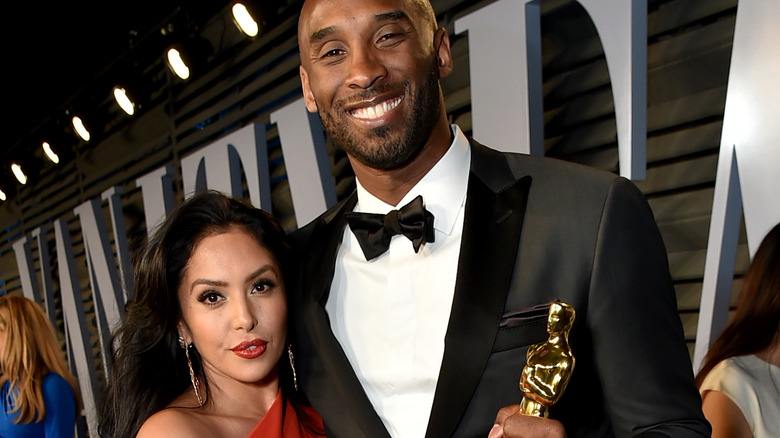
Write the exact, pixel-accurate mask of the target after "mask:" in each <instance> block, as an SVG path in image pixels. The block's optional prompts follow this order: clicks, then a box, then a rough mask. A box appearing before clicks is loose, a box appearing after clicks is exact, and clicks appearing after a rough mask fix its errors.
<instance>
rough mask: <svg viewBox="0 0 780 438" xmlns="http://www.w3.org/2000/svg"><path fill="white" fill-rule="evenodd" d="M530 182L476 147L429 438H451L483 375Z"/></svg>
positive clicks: (500, 157) (499, 156)
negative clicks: (448, 437)
mask: <svg viewBox="0 0 780 438" xmlns="http://www.w3.org/2000/svg"><path fill="white" fill-rule="evenodd" d="M530 183H531V178H530V177H524V178H521V179H515V178H514V176H513V175H512V173H511V171H510V169H509V166H508V164H507V162H506V159H505V158H504V156H503V155H502V154H501V153H499V152H496V151H492V150H489V149H487V148H485V147H484V146H481V145H478V144H472V165H471V172H470V175H469V183H468V195H467V199H466V207H465V220H464V225H463V240H462V242H461V250H460V258H459V261H458V273H457V280H456V285H455V296H454V300H453V305H452V312H451V315H450V320H449V325H448V328H447V334H446V337H445V347H444V358H443V361H442V366H441V372H440V374H439V381H438V384H437V386H436V393H435V396H434V401H433V408H432V411H431V416H430V420H429V423H428V430H427V433H426V436H428V437H434V436H452V434H453V433H454V432H455V430H456V427H457V426H458V423H459V422H460V420H461V417H462V416H463V414H464V412H465V411H466V408H467V407H468V405H469V402H470V401H471V397H472V394H473V393H474V391H475V389H476V387H477V385H478V383H479V380H480V378H481V376H482V371H483V369H484V367H485V365H486V363H487V361H488V357H489V356H490V351H491V348H492V346H493V341H494V339H495V336H496V332H497V330H498V326H499V322H500V319H501V315H502V314H503V311H504V304H505V302H506V297H507V293H508V290H509V284H510V281H511V279H512V274H513V267H514V260H515V257H516V253H517V248H518V241H519V239H520V230H521V228H522V223H523V217H524V215H525V205H526V201H527V196H528V190H529V187H530ZM487 432H488V430H486V431H485V434H487Z"/></svg>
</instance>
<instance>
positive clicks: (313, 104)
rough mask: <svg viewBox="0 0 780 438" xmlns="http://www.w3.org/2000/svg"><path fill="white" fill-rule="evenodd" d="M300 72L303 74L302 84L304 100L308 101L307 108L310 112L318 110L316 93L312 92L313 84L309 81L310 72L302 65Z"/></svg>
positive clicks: (299, 68)
mask: <svg viewBox="0 0 780 438" xmlns="http://www.w3.org/2000/svg"><path fill="white" fill-rule="evenodd" d="M298 72H299V73H300V75H301V86H303V100H304V101H306V109H307V110H309V112H310V113H316V112H317V101H315V100H314V94H313V93H312V92H311V84H310V83H309V73H307V72H306V69H305V68H303V66H302V65H301V66H300V67H298Z"/></svg>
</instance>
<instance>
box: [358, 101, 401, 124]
mask: <svg viewBox="0 0 780 438" xmlns="http://www.w3.org/2000/svg"><path fill="white" fill-rule="evenodd" d="M399 103H401V98H400V97H398V98H395V99H393V100H390V101H384V102H382V103H380V104H377V105H374V106H370V107H367V108H358V109H356V110H353V111H352V115H353V116H354V117H356V118H358V119H376V118H378V117H382V116H383V115H385V113H386V112H388V111H390V110H391V109H393V108H395V107H397V106H398V104H399Z"/></svg>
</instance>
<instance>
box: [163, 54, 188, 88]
mask: <svg viewBox="0 0 780 438" xmlns="http://www.w3.org/2000/svg"><path fill="white" fill-rule="evenodd" d="M166 58H167V59H168V65H169V66H170V67H171V70H173V72H174V73H176V76H178V77H180V78H182V79H185V80H186V79H188V78H189V77H190V68H189V67H187V64H185V63H184V60H183V59H182V58H181V53H180V52H179V50H178V49H176V48H175V47H171V48H170V49H168V53H167V55H166Z"/></svg>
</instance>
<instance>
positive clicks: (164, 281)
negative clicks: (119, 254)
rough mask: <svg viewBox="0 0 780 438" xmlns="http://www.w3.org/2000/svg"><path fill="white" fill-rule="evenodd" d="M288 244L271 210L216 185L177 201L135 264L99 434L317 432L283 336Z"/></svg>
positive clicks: (118, 437)
mask: <svg viewBox="0 0 780 438" xmlns="http://www.w3.org/2000/svg"><path fill="white" fill-rule="evenodd" d="M288 257H289V246H288V244H287V240H286V235H285V232H284V230H283V229H282V228H281V227H280V226H279V225H278V223H277V222H276V221H275V220H274V219H273V217H272V216H271V215H269V214H268V213H265V212H263V211H261V210H258V209H256V208H252V207H251V206H249V205H247V204H246V203H244V202H243V201H241V200H238V199H235V198H229V197H227V196H225V195H222V194H219V193H217V192H207V193H203V194H199V195H195V196H193V197H191V198H189V200H187V201H185V202H184V203H183V204H182V205H181V206H179V208H177V209H176V210H175V211H174V212H173V213H172V214H171V215H170V216H169V217H168V218H167V219H166V221H165V222H164V223H163V224H162V225H161V226H160V228H159V229H158V230H157V231H156V233H155V234H154V236H153V237H151V239H150V241H149V243H148V244H147V246H146V248H145V249H144V250H143V251H142V252H140V253H139V256H138V257H137V258H136V259H135V260H134V262H135V263H134V269H133V276H134V284H135V287H136V291H135V297H134V299H133V300H131V301H130V302H129V303H128V306H127V312H126V315H125V318H124V321H123V323H122V325H121V326H120V327H119V328H118V330H117V331H116V332H115V334H114V342H113V346H114V351H113V355H112V356H113V363H112V366H111V371H110V375H109V383H108V385H107V388H106V390H105V392H104V395H103V397H102V404H101V407H100V412H99V417H100V420H99V423H100V424H99V432H100V434H101V435H105V436H110V437H112V438H128V437H135V436H138V437H141V438H143V437H160V436H165V437H177V436H181V437H198V436H202V437H217V436H218V437H246V436H252V437H270V436H278V437H281V436H285V437H296V436H316V435H320V434H321V431H322V429H323V428H322V421H321V420H320V418H319V416H317V414H316V413H314V411H313V410H311V409H310V408H308V407H306V406H304V405H303V404H301V403H300V400H299V395H298V393H297V392H296V389H295V385H296V383H295V370H294V362H293V355H292V350H291V349H290V346H289V344H288V343H287V301H286V295H285V289H284V285H285V281H284V280H285V277H286V275H285V272H283V270H285V269H287V268H288V267H289V260H288Z"/></svg>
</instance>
